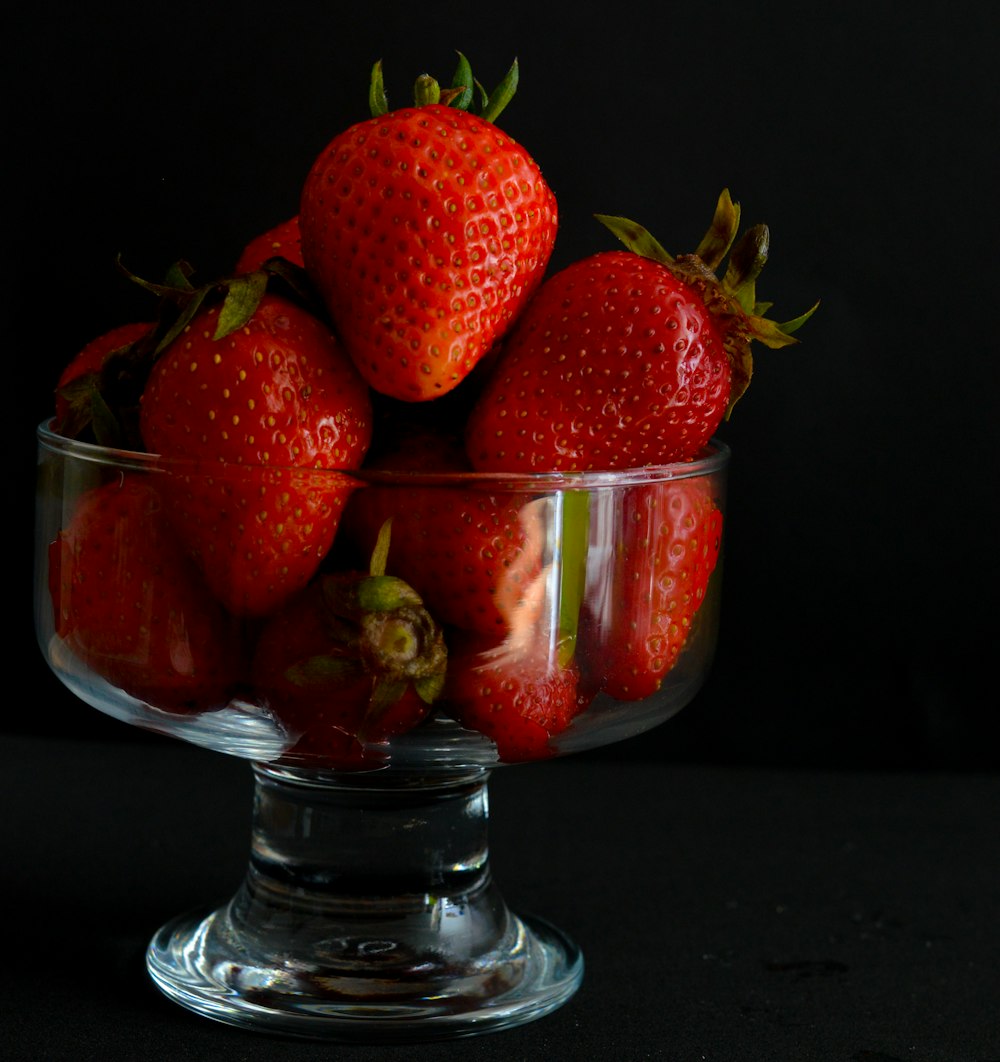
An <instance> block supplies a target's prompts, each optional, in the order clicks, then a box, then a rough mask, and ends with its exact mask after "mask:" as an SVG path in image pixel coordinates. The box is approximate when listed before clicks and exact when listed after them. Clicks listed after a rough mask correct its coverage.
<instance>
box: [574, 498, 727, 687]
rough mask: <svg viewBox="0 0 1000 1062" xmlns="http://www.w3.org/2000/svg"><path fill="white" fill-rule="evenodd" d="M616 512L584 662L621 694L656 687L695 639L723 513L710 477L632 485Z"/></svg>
mask: <svg viewBox="0 0 1000 1062" xmlns="http://www.w3.org/2000/svg"><path fill="white" fill-rule="evenodd" d="M620 504H621V512H620V514H619V515H617V517H616V524H617V526H619V527H621V529H622V532H621V538H620V540H619V541H618V542H617V543H616V552H615V557H614V562H613V565H612V567H611V569H610V572H609V582H608V584H607V585H606V586H604V587H603V588H602V590H603V592H600V593H598V592H596V591H594V590H593V588H592V589H591V592H590V594H589V597H588V604H589V608H587V609H585V611H584V614H583V619H582V621H581V632H580V666H581V668H583V669H585V670H586V671H587V673H588V677H590V678H593V677H594V674H595V673H597V674H599V675H600V676H601V679H602V681H601V682H600V684H601V685H602V686H603V689H604V690H605V692H607V693H608V694H610V696H612V697H615V698H618V699H619V700H638V699H640V698H642V697H648V696H650V694H652V693H655V692H656V691H657V690H658V689H659V687H660V684H661V682H662V681H663V677H664V675H666V674H667V672H668V671H670V669H671V668H672V667H673V666H674V664H675V663H676V661H677V657H678V655H679V654H680V652H681V650H682V649H683V647H684V644H685V642H686V641H687V637H688V634H689V633H690V631H691V626H692V623H693V621H694V617H695V615H696V614H697V612H698V609H699V608H700V607H701V605H702V602H703V601H704V599H705V593H706V590H707V587H708V581H709V578H710V577H711V575H712V572H713V571H714V570H715V566H716V563H717V561H718V558H719V551H720V548H721V541H722V513H721V512H720V510H719V508H718V507H717V506H716V504H715V502H714V500H713V498H712V493H711V489H710V483H709V481H708V480H705V479H688V480H685V479H679V480H674V481H666V482H661V483H655V484H644V485H639V486H634V487H629V488H628V489H627V490H625V492H624V495H623V496H622V497H621V501H620Z"/></svg>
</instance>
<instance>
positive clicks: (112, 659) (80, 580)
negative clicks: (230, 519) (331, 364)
mask: <svg viewBox="0 0 1000 1062" xmlns="http://www.w3.org/2000/svg"><path fill="white" fill-rule="evenodd" d="M49 560H50V563H49V590H50V593H51V597H52V608H53V614H54V619H55V630H56V634H57V635H58V637H59V638H61V639H62V641H63V643H64V645H65V646H66V647H67V648H68V649H69V650H70V652H72V653H73V654H74V655H75V656H76V657H78V658H79V660H80V661H82V662H83V663H84V664H85V665H86V666H87V667H89V668H91V669H92V670H93V671H95V672H96V673H97V674H99V675H100V676H101V677H102V678H104V679H106V680H107V681H108V682H110V683H111V684H112V685H114V686H119V687H121V688H122V689H123V690H124V691H125V692H126V693H128V694H130V695H131V696H133V697H137V698H138V699H139V700H143V701H146V702H148V703H149V704H151V705H152V706H153V707H155V708H160V709H163V710H166V711H172V712H193V711H205V710H210V709H212V708H217V707H221V706H222V705H224V704H225V703H226V701H227V691H228V690H229V688H230V686H231V685H232V684H233V683H234V682H235V681H236V680H237V679H238V678H239V673H240V668H239V662H240V649H239V646H240V642H239V628H238V626H237V624H236V623H235V621H233V620H232V619H230V618H229V617H228V616H227V615H226V613H225V612H224V611H223V609H222V608H221V606H220V605H219V604H218V603H217V602H216V601H215V600H214V598H213V597H212V596H211V595H210V594H209V593H208V591H207V589H206V588H205V586H204V582H203V580H202V579H201V576H200V574H199V573H198V571H197V569H196V568H195V567H194V566H193V565H192V563H191V561H190V560H189V559H188V558H187V557H186V556H185V555H184V553H183V551H182V550H181V548H180V546H179V545H178V543H177V542H176V540H175V539H174V537H173V533H172V530H171V527H170V525H169V521H168V520H167V519H166V516H165V506H164V501H163V499H162V497H161V496H160V494H159V492H158V490H157V489H156V488H155V487H154V486H153V484H152V483H151V481H150V478H149V477H144V476H140V475H138V474H135V475H129V474H125V475H123V476H122V477H120V478H118V479H115V480H113V481H112V482H110V483H107V484H105V485H103V486H100V487H96V488H92V489H91V490H89V491H87V492H86V493H84V494H82V495H81V496H80V499H79V501H78V503H77V504H76V507H75V509H74V511H73V514H72V517H71V519H70V520H69V522H68V523H67V525H66V527H65V529H64V530H63V531H61V532H60V534H59V537H58V539H57V540H56V541H55V542H53V543H52V544H51V545H50V547H49Z"/></svg>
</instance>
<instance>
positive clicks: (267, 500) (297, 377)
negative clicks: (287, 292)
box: [140, 293, 371, 616]
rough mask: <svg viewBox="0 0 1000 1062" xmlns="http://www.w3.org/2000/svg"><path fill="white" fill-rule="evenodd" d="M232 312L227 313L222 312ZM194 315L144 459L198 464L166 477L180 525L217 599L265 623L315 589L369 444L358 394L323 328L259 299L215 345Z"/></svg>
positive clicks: (163, 361)
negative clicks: (153, 456) (311, 585)
mask: <svg viewBox="0 0 1000 1062" xmlns="http://www.w3.org/2000/svg"><path fill="white" fill-rule="evenodd" d="M223 305H224V306H225V304H223ZM219 316H220V310H219V307H218V306H211V307H209V308H207V309H202V310H200V311H199V312H198V313H197V314H196V315H195V317H194V318H193V319H192V320H191V321H190V323H189V324H188V325H187V327H186V328H185V329H184V331H183V332H182V334H181V335H180V337H179V338H177V339H176V340H175V341H174V342H173V343H171V344H170V346H169V347H168V348H167V349H166V351H165V352H164V353H163V354H162V355H161V356H160V358H159V360H158V361H157V362H156V363H155V365H154V366H153V369H152V371H151V373H150V376H149V380H148V383H147V384H146V387H145V390H144V391H143V394H142V402H141V410H140V427H141V431H142V437H143V439H144V441H145V444H146V448H147V449H149V450H150V451H152V452H154V453H159V454H162V455H164V456H166V457H169V458H184V459H188V460H190V461H192V462H194V464H193V465H191V466H190V468H188V467H187V466H185V468H184V469H182V470H178V471H177V472H176V473H175V474H174V475H172V476H171V478H170V481H169V482H170V485H171V505H172V513H173V516H174V519H175V523H176V524H177V527H178V528H179V532H180V534H181V535H182V536H183V538H184V540H185V542H186V543H187V545H188V548H189V549H190V551H191V553H192V554H193V556H194V557H195V559H196V560H197V561H198V563H199V565H200V567H201V568H202V569H203V571H204V572H205V577H206V579H207V581H208V583H209V585H210V586H211V588H212V590H213V591H214V592H215V593H216V594H217V595H218V597H219V598H220V600H222V601H223V603H224V604H225V605H226V606H227V607H228V608H229V609H230V610H231V611H233V612H234V613H237V614H245V615H251V616H254V615H264V614H266V613H268V612H271V611H273V610H274V609H275V608H277V607H278V606H279V605H281V604H282V603H283V602H284V601H286V600H288V599H289V598H290V597H292V596H293V595H294V594H295V593H296V592H297V591H299V590H300V589H301V588H302V587H304V586H305V585H306V583H308V581H309V580H310V578H311V577H312V575H313V574H314V573H315V571H316V570H317V568H318V566H319V564H320V561H321V560H322V559H323V557H324V555H325V554H326V552H327V550H328V549H329V548H330V544H331V542H332V541H333V536H334V533H335V531H336V528H337V523H338V521H339V519H340V514H341V510H342V508H343V505H344V502H345V501H346V499H347V497H348V495H349V492H350V488H351V480H350V478H349V477H347V476H338V475H335V474H332V473H331V472H328V471H327V472H324V471H322V470H332V469H343V470H350V469H354V468H356V467H357V466H358V465H359V464H360V462H361V460H362V458H363V457H364V454H365V451H366V450H367V447H368V444H369V441H370V435H371V403H370V397H369V393H368V389H367V388H366V386H365V384H364V382H363V381H362V380H361V378H360V377H359V376H358V374H357V371H356V370H355V369H354V366H353V365H352V364H351V362H350V360H349V359H348V358H347V357H346V355H344V354H343V353H342V352H341V350H340V349H339V348H338V346H337V344H336V342H335V341H334V339H333V337H332V336H331V335H330V334H329V332H328V331H327V330H326V328H325V327H324V326H323V325H322V324H321V323H320V322H319V321H318V320H317V319H316V318H315V317H313V316H312V315H311V314H309V313H307V312H306V311H304V310H302V309H301V308H299V307H298V306H297V305H296V304H294V303H292V302H291V301H289V300H288V299H285V298H283V297H281V296H278V295H272V294H268V293H265V294H264V296H263V297H262V298H261V299H260V302H259V304H258V305H257V308H256V309H255V310H254V311H253V313H252V314H251V315H250V317H249V318H248V319H247V320H246V322H245V324H244V325H243V326H242V327H240V328H238V329H237V330H236V331H234V332H232V333H230V334H226V335H224V336H223V337H222V338H216V330H217V328H218V326H219Z"/></svg>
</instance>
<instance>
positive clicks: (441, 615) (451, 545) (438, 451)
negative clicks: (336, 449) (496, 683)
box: [344, 430, 545, 637]
mask: <svg viewBox="0 0 1000 1062" xmlns="http://www.w3.org/2000/svg"><path fill="white" fill-rule="evenodd" d="M366 468H367V470H369V471H384V470H390V471H392V472H408V471H415V472H418V473H434V472H442V473H448V472H465V471H468V462H467V460H466V459H465V455H464V452H463V451H462V449H461V445H460V442H458V441H456V440H455V439H454V438H452V437H451V436H449V435H445V434H442V433H438V432H433V431H429V430H424V431H420V432H412V431H411V432H407V433H406V434H405V435H404V437H403V441H402V444H401V445H400V447H399V448H398V449H397V450H395V451H391V452H387V453H384V454H382V455H381V456H380V457H378V458H376V459H373V460H372V461H370V462H368V463H367V465H366ZM531 501H532V498H531V496H530V495H525V494H519V493H516V492H511V491H507V492H505V491H503V490H500V489H498V490H496V491H488V490H483V489H481V488H472V487H464V486H462V485H460V484H459V485H456V486H450V485H441V484H438V485H434V484H433V483H428V484H426V485H422V484H421V483H420V481H419V479H415V480H414V482H413V484H412V486H411V485H407V486H400V485H399V484H398V483H396V484H394V485H392V486H380V485H379V483H378V480H377V479H376V480H375V481H374V482H372V483H370V484H369V485H368V486H365V487H363V488H361V489H359V490H357V491H356V492H355V493H354V494H353V495H352V498H351V501H350V504H349V506H348V509H347V512H346V513H345V518H344V534H345V536H349V537H350V539H351V540H352V541H354V542H355V543H357V544H358V545H359V546H360V548H361V549H363V550H365V551H369V550H371V549H372V547H373V545H374V543H375V540H376V536H377V535H378V532H379V529H380V528H381V527H382V525H383V524H384V523H385V521H386V520H389V519H391V520H392V559H393V570H394V571H395V572H396V573H397V574H398V575H399V576H400V577H401V578H403V579H405V580H406V581H407V582H408V583H409V584H410V585H411V586H412V587H413V588H414V589H415V590H416V591H417V593H418V594H420V596H421V597H422V598H423V599H424V601H425V602H426V603H427V607H428V608H429V609H430V610H431V612H433V614H434V615H435V616H436V617H437V618H438V620H440V621H441V622H442V623H447V624H453V625H455V626H457V627H463V628H466V629H468V630H478V631H482V632H484V633H493V634H495V635H497V636H499V637H502V636H503V634H504V632H506V631H507V630H508V629H510V627H511V626H512V624H513V622H514V618H515V616H516V615H517V614H518V609H519V608H521V607H522V605H523V604H524V601H525V595H526V594H527V593H529V592H530V588H531V586H532V583H533V581H534V580H535V579H536V578H537V576H538V575H539V573H540V572H541V569H542V554H543V550H544V546H545V536H544V532H543V528H542V527H541V525H540V522H539V518H538V514H537V513H535V512H534V510H533V509H532V507H531V504H530V503H531Z"/></svg>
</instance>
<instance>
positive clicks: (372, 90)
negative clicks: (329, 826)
mask: <svg viewBox="0 0 1000 1062" xmlns="http://www.w3.org/2000/svg"><path fill="white" fill-rule="evenodd" d="M368 109H369V110H370V111H371V115H372V117H373V118H381V117H382V115H383V114H388V113H389V99H388V97H387V96H386V94H385V80H384V78H383V75H382V60H381V59H379V61H378V62H377V63H376V64H375V65H374V66H373V67H372V76H371V82H370V83H369V85H368Z"/></svg>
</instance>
